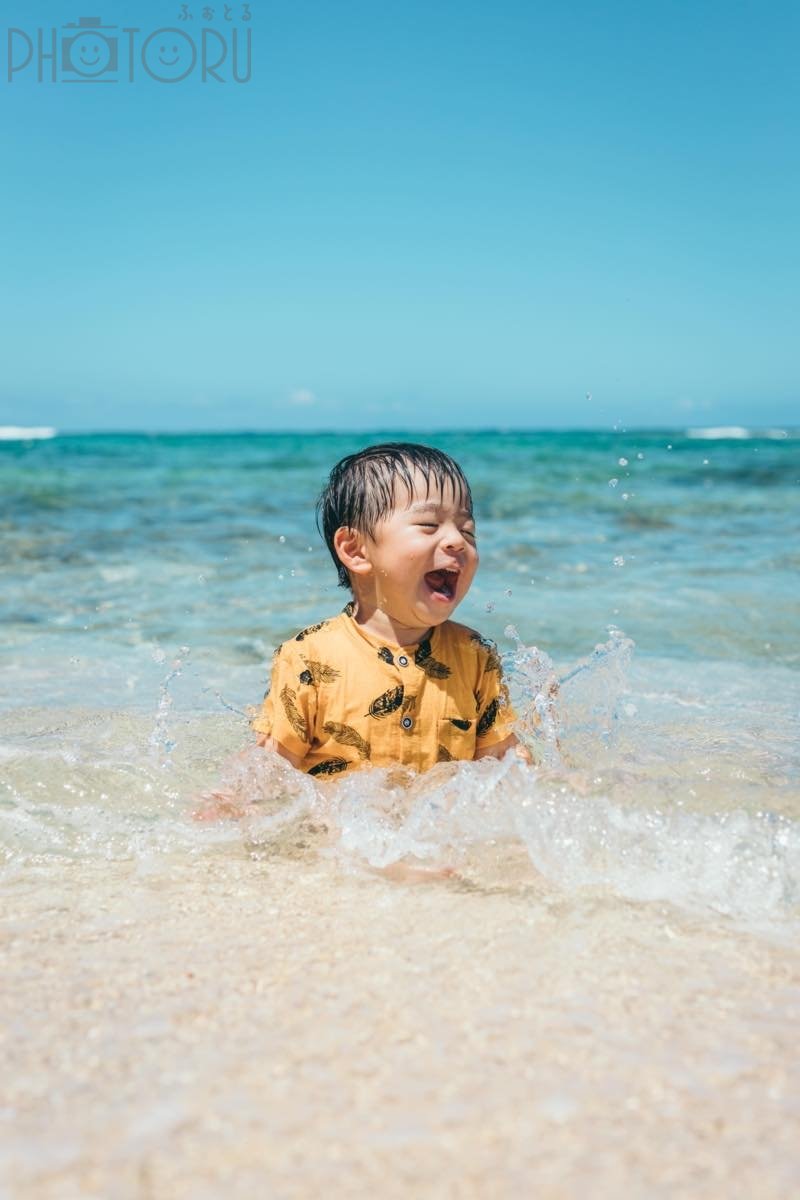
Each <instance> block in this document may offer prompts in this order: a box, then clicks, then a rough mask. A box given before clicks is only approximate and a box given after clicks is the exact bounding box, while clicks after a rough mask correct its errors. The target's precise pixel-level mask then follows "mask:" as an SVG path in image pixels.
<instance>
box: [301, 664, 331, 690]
mask: <svg viewBox="0 0 800 1200" xmlns="http://www.w3.org/2000/svg"><path fill="white" fill-rule="evenodd" d="M303 662H304V663H305V664H306V669H305V671H302V672H301V673H300V682H301V683H313V684H314V687H319V685H320V684H321V683H333V681H334V679H338V678H339V676H340V675H341V671H337V670H336V668H335V667H329V666H327V664H326V663H321V662H312V661H311V659H310V658H304V659H303Z"/></svg>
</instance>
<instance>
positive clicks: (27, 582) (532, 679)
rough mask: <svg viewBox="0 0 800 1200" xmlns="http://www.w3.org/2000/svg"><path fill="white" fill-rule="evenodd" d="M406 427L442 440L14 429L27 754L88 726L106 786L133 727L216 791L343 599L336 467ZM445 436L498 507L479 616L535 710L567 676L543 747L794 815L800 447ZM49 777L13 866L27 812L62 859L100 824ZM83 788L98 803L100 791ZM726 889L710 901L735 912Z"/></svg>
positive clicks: (642, 786)
mask: <svg viewBox="0 0 800 1200" xmlns="http://www.w3.org/2000/svg"><path fill="white" fill-rule="evenodd" d="M391 439H395V440H398V439H406V440H425V435H424V433H413V432H412V433H402V432H400V433H398V432H394V433H393V432H387V433H386V434H376V435H370V436H368V437H365V436H364V435H330V434H320V435H301V434H297V435H269V434H248V433H243V434H209V435H202V434H192V435H177V434H176V435H144V434H113V435H112V434H108V435H102V434H94V435H73V436H55V437H51V438H42V439H36V440H29V441H19V440H9V441H6V442H0V495H1V496H2V504H1V505H0V511H2V514H3V515H2V544H3V555H2V565H0V571H2V589H0V595H1V596H2V622H3V628H4V638H3V647H2V651H0V654H1V655H2V657H1V658H0V664H1V665H2V678H3V681H4V686H3V689H2V706H3V721H4V723H5V725H6V729H7V731H8V736H9V738H10V743H9V747H10V748H9V750H8V751H7V753H11V748H13V752H14V755H15V756H21V758H22V760H23V761H24V760H25V758H26V755H27V754H31V755H33V756H34V760H36V759H37V758H38V756H39V755H41V754H42V752H43V750H44V748H45V747H48V748H49V749H50V750H51V751H52V752H53V753H55V754H56V755H60V754H62V753H63V752H64V750H65V747H66V746H67V744H68V743H69V742H70V738H72V737H74V736H75V731H74V729H73V726H74V724H75V722H76V721H77V723H78V728H79V730H80V749H79V750H76V753H77V755H78V759H79V760H80V761H81V764H82V769H83V770H84V771H88V773H89V776H90V777H91V770H92V759H91V746H92V745H93V739H94V738H95V736H97V738H99V739H100V741H102V740H103V739H104V738H105V737H106V736H109V731H113V730H114V728H115V722H117V721H119V720H121V721H123V722H124V721H125V720H126V719H131V720H134V719H135V720H137V721H140V722H142V726H141V728H142V730H144V731H146V733H147V736H146V737H143V738H142V740H141V741H140V743H139V745H138V750H137V749H136V748H134V749H133V759H134V761H135V760H136V755H137V753H139V754H140V755H141V765H142V768H143V770H144V772H145V774H147V773H148V772H149V771H150V770H151V769H152V765H153V761H154V758H153V756H154V755H156V756H158V755H161V756H162V758H163V764H162V765H163V767H164V773H165V774H166V775H168V776H169V778H170V779H171V780H175V779H178V778H179V777H180V773H181V771H186V772H187V773H188V777H189V778H191V780H192V783H193V784H194V783H197V782H198V781H197V779H196V774H197V769H198V763H197V761H196V757H195V754H194V750H193V748H192V742H193V724H192V723H193V721H194V720H195V718H196V717H203V718H204V719H207V720H210V721H211V723H212V725H214V727H215V729H216V732H217V736H219V737H220V738H221V739H222V742H223V743H225V741H226V740H229V741H230V745H231V749H232V750H233V749H235V748H237V747H238V745H239V743H241V742H242V741H243V740H244V741H245V743H246V739H247V738H248V732H247V715H248V712H249V709H250V708H251V707H252V706H254V705H257V704H259V703H260V700H261V698H262V696H263V693H264V690H265V687H266V684H267V681H268V671H269V661H270V657H271V653H272V649H273V647H274V646H275V645H276V644H277V643H278V642H280V641H282V640H283V639H284V638H285V637H287V636H288V635H290V634H291V633H293V632H294V631H296V630H297V629H299V628H302V627H303V626H305V625H307V624H310V623H312V622H314V621H317V620H319V619H321V618H322V617H324V616H327V615H330V614H332V613H334V612H336V611H338V610H339V609H340V608H341V607H342V606H343V604H344V603H345V602H346V600H347V598H348V596H347V594H346V593H345V592H344V591H343V590H342V589H341V588H340V587H338V586H337V585H336V578H335V575H334V571H333V566H332V563H331V562H330V559H329V557H328V553H327V550H326V548H325V546H324V544H323V543H322V540H321V538H320V536H319V534H318V532H317V530H316V528H315V521H314V502H315V499H316V497H317V495H318V493H319V491H320V488H321V486H322V484H323V482H324V480H325V477H326V474H327V472H328V470H329V469H330V467H331V466H332V464H333V463H334V462H335V461H337V460H338V459H339V458H340V457H341V456H342V455H344V454H346V453H349V452H351V451H353V450H354V449H357V448H358V447H360V446H362V445H364V444H367V443H369V442H375V441H380V440H391ZM434 440H435V444H436V445H438V446H441V447H442V448H443V449H445V450H446V451H448V452H450V453H452V454H453V455H454V456H455V457H456V458H457V459H458V460H459V461H460V462H461V463H462V464H463V466H464V469H465V470H466V472H467V474H468V477H469V478H470V480H471V484H472V488H473V493H474V499H475V505H476V517H477V524H478V534H479V550H480V554H481V565H480V568H479V572H478V575H477V578H476V582H475V583H474V585H473V588H472V590H471V592H470V594H469V596H468V597H467V599H466V601H465V602H464V603H463V604H462V606H461V607H460V609H459V610H458V614H457V616H458V619H460V620H462V621H464V622H466V623H467V624H470V625H473V626H474V627H476V628H478V629H479V630H481V632H483V633H484V634H485V635H487V636H489V637H492V638H494V639H495V640H496V641H497V643H498V645H499V647H500V649H501V651H502V653H503V654H504V655H505V656H506V662H507V668H508V670H509V671H511V673H512V676H513V679H512V682H513V683H514V685H515V688H516V693H515V694H517V696H518V698H519V697H521V700H520V703H521V707H522V709H523V710H525V709H527V710H528V711H529V712H533V711H535V710H536V703H535V698H536V694H537V689H538V688H539V686H540V685H541V682H542V679H543V678H544V676H545V675H547V676H548V678H553V677H555V678H556V679H557V680H559V681H560V682H561V683H562V689H561V693H560V696H559V700H558V702H557V703H556V705H555V707H554V708H553V710H552V711H550V710H548V712H547V714H546V715H547V720H546V721H545V723H544V729H545V731H547V730H549V732H550V735H551V737H550V743H549V744H547V743H544V744H542V745H540V746H539V747H538V749H537V757H539V758H540V760H542V761H544V762H546V763H548V764H549V765H551V766H552V765H556V764H560V765H561V766H567V765H568V766H569V767H573V768H579V769H584V768H587V769H588V767H589V765H591V764H594V763H595V762H596V760H597V756H598V755H600V756H602V758H603V760H604V761H606V762H607V764H608V765H609V768H610V769H611V770H621V768H622V766H623V764H624V768H625V770H624V772H623V774H624V776H625V782H624V783H620V784H619V788H621V789H622V790H621V791H619V790H617V791H616V792H615V790H614V789H613V788H612V789H611V791H608V789H607V784H608V778H607V779H606V781H605V784H604V785H598V786H600V787H601V790H602V792H603V796H604V798H605V800H606V801H612V802H613V801H614V800H619V801H622V800H624V802H625V803H633V804H636V803H640V804H642V805H650V804H655V805H656V806H662V805H663V806H665V811H667V812H672V811H673V809H674V806H675V804H682V805H686V806H687V807H688V808H689V809H703V810H707V811H709V812H714V813H716V812H717V811H719V812H720V813H726V812H729V811H731V810H734V809H740V810H742V811H743V812H746V813H748V814H753V813H756V812H761V813H762V814H763V815H762V817H761V818H759V820H761V821H769V820H772V819H773V817H775V819H777V816H776V814H780V815H781V816H785V817H786V818H788V819H790V820H792V821H794V820H798V819H800V805H799V802H798V782H799V779H798V762H799V761H800V760H799V759H798V749H799V748H798V739H797V724H796V720H797V713H798V683H799V682H800V637H799V636H798V635H799V634H800V623H799V622H798V595H797V571H798V567H800V550H798V547H799V546H800V490H799V488H798V484H799V483H800V440H798V435H797V434H795V433H793V432H792V431H790V430H789V431H787V430H769V431H761V432H760V433H759V432H757V431H756V432H751V431H748V430H744V429H721V430H719V429H705V430H689V431H681V430H664V431H648V432H636V431H631V432H626V431H624V430H622V429H617V430H611V431H605V432H571V433H555V432H554V433H550V432H547V433H520V432H508V433H503V432H489V433H464V434H444V433H443V434H437V435H436V437H435V439H434ZM526 656H527V657H526ZM548 673H549V674H548ZM520 689H521V690H520ZM540 707H541V698H540ZM148 723H149V727H148ZM556 727H557V728H556ZM61 728H63V729H64V730H66V729H67V728H69V729H71V730H73V732H71V733H70V734H69V735H68V736H67V735H66V734H65V735H64V736H62V734H61V733H60V732H59V730H60V729H61ZM89 730H91V731H93V732H91V733H89ZM556 733H558V735H559V745H561V747H562V749H563V754H561V755H560V756H559V753H558V752H557V750H556V748H555V744H554V742H555V735H556ZM112 740H113V738H112ZM129 757H130V756H129ZM17 761H18V759H17V757H15V762H17ZM103 761H104V766H105V767H108V763H107V762H106V761H105V760H103ZM95 765H96V766H99V760H98V763H96V764H95ZM130 769H131V762H130V761H128V762H126V768H125V770H126V778H127V777H128V776H127V773H128V772H129V771H130ZM205 769H206V771H209V770H210V769H211V764H205ZM208 783H209V785H211V784H212V783H213V779H211V778H209V779H208ZM98 786H99V785H98ZM187 786H188V782H187ZM100 790H101V791H105V790H106V789H104V788H102V787H101V788H100ZM173 790H174V789H173ZM41 791H42V789H41V788H37V792H38V793H41ZM45 791H46V792H47V793H48V799H49V806H48V804H47V803H44V801H45V797H43V796H42V795H41V794H36V792H34V793H31V792H30V791H29V790H28V789H27V788H26V787H25V786H24V785H23V786H20V785H18V784H16V783H15V784H13V785H12V786H7V791H6V795H5V797H4V811H5V812H6V814H9V813H10V814H11V815H12V823H11V827H10V831H11V840H10V842H9V844H7V845H6V847H5V852H6V853H7V854H8V855H9V856H10V858H11V859H12V860H13V859H14V858H15V856H16V855H18V854H24V853H25V852H26V842H25V840H24V839H23V840H22V842H21V843H20V842H16V841H15V840H14V830H15V828H16V826H15V821H16V819H17V817H18V816H19V814H20V813H25V814H26V820H25V826H26V829H27V830H28V833H29V836H30V838H31V843H30V846H28V847H27V848H28V849H30V850H33V849H36V848H45V849H46V848H47V847H48V846H49V842H48V840H47V839H48V831H49V833H50V834H53V835H54V836H56V841H57V842H58V839H59V838H60V837H62V836H63V837H64V838H65V843H64V844H65V845H66V846H69V845H70V844H71V843H70V837H79V840H80V837H84V836H85V834H86V830H85V829H84V830H81V829H80V828H79V827H78V828H71V831H70V832H68V831H67V830H66V829H64V828H63V827H62V818H64V817H65V816H66V817H67V820H68V824H69V817H68V814H65V813H63V812H61V809H60V803H61V801H63V796H62V795H56V796H50V795H49V789H45ZM107 794H112V793H107ZM86 798H87V800H90V801H93V802H94V803H96V804H97V810H98V817H99V815H100V813H101V811H102V810H103V804H102V803H101V802H100V801H99V799H98V797H97V795H94V794H93V792H92V787H91V783H90V784H89V787H88V790H87V793H86ZM111 803H112V804H113V800H112V801H111ZM170 813H171V814H172V809H170ZM36 814H39V816H38V817H37V816H36ZM151 817H154V818H155V819H156V822H157V820H158V813H157V812H156V813H154V814H150V815H149V816H148V821H149V820H150V819H151ZM750 819H753V820H755V818H754V817H752V816H751V818H750ZM789 828H791V830H792V831H793V832H792V840H793V839H794V836H795V833H794V830H795V826H794V825H792V826H791V827H789V826H787V829H789ZM757 830H758V835H759V836H760V835H761V833H762V832H763V830H762V826H761V825H758V826H757ZM91 832H92V837H91V839H90V840H91V843H92V845H94V844H95V842H96V837H95V831H91ZM754 834H755V830H754ZM698 836H700V835H698ZM40 838H41V839H43V840H42V842H41V846H40V843H39V839H40ZM58 844H59V845H60V844H61V843H60V842H58ZM583 849H585V850H586V852H587V854H589V855H590V852H591V846H586V847H584V848H583ZM764 865H765V867H766V864H764ZM773 867H774V868H775V869H776V870H779V871H780V870H784V869H785V871H786V874H785V876H783V877H782V883H783V884H784V885H785V886H784V889H783V891H781V892H780V895H778V894H775V896H774V897H773V898H774V900H775V902H776V904H777V905H778V907H779V908H780V906H781V905H782V904H783V903H784V902H786V903H789V904H791V903H794V902H795V901H796V899H797V887H798V882H799V880H798V877H797V876H796V874H795V873H794V870H795V868H796V863H793V864H792V866H791V869H790V864H789V862H788V860H787V862H786V863H785V864H782V865H779V864H777V863H771V864H770V869H771V868H773ZM707 882H708V884H709V887H710V891H709V895H708V896H707V899H708V900H709V902H712V903H713V902H714V901H715V899H716V900H717V901H719V902H720V903H722V904H723V905H725V904H732V905H734V907H735V905H736V903H737V901H736V897H735V896H727V897H722V896H717V895H716V893H715V892H714V885H713V884H712V881H711V880H708V881H707ZM703 886H704V883H703V880H698V887H699V889H700V892H701V894H702V889H703ZM770 895H771V897H772V893H770Z"/></svg>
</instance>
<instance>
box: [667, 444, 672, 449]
mask: <svg viewBox="0 0 800 1200" xmlns="http://www.w3.org/2000/svg"><path fill="white" fill-rule="evenodd" d="M667 449H668V450H671V449H672V443H671V442H668V443H667Z"/></svg>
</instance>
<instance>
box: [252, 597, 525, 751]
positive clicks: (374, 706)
mask: <svg viewBox="0 0 800 1200" xmlns="http://www.w3.org/2000/svg"><path fill="white" fill-rule="evenodd" d="M351 611H352V606H351V605H350V604H348V605H347V607H346V608H345V609H344V611H343V612H341V613H339V615H338V616H336V617H332V618H331V619H330V620H327V621H322V622H321V624H319V625H311V626H309V628H308V629H303V630H302V631H301V632H300V633H298V634H297V636H296V637H295V638H293V639H291V640H290V641H287V642H284V643H283V645H281V646H278V648H277V650H276V651H275V657H274V660H273V667H272V681H271V685H270V690H269V691H268V693H267V695H266V697H265V698H264V704H263V706H262V708H261V711H260V712H259V714H258V715H257V716H256V717H255V719H254V720H253V722H252V726H253V729H254V730H255V731H256V732H257V733H264V734H267V735H269V736H271V737H273V738H275V740H276V741H277V742H280V744H281V745H282V746H284V747H285V748H286V749H287V750H290V751H291V752H292V753H293V754H297V755H299V756H300V757H301V758H302V760H303V761H302V763H301V769H302V770H304V771H307V772H308V773H309V775H335V774H337V773H338V772H340V771H346V770H352V769H358V768H359V767H364V766H366V765H368V764H372V766H376V767H386V766H390V765H392V764H394V763H405V764H407V765H409V766H412V767H415V768H417V770H420V771H424V770H426V769H427V768H428V767H431V766H433V764H434V763H436V762H448V761H450V760H451V759H472V758H474V757H475V752H476V750H480V749H484V748H487V747H490V746H494V745H496V744H497V743H498V742H502V741H504V740H505V739H506V738H507V737H508V736H509V735H510V734H511V733H512V732H513V723H514V720H515V716H514V712H513V710H512V708H511V704H510V702H509V698H508V691H507V689H506V686H505V684H504V682H503V677H502V671H501V667H500V659H499V656H498V653H497V649H496V647H495V646H494V644H493V643H492V642H489V641H487V640H486V639H485V638H482V637H481V635H480V634H479V633H476V632H475V631H474V630H473V629H468V628H467V627H466V626H464V625H458V624H456V622H454V621H445V622H444V624H443V625H437V626H436V627H435V628H434V629H433V630H432V631H431V633H430V634H429V636H428V637H427V638H426V639H425V640H424V641H422V642H420V643H419V644H418V645H415V646H396V645H392V644H386V643H384V642H381V640H380V639H378V638H376V637H375V636H374V635H372V634H370V633H366V632H365V631H364V629H363V627H362V626H360V625H358V624H356V622H355V621H354V620H353V618H352V616H351Z"/></svg>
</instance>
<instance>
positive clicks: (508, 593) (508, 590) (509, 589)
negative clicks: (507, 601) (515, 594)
mask: <svg viewBox="0 0 800 1200" xmlns="http://www.w3.org/2000/svg"><path fill="white" fill-rule="evenodd" d="M506 595H507V596H510V595H511V588H506Z"/></svg>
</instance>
